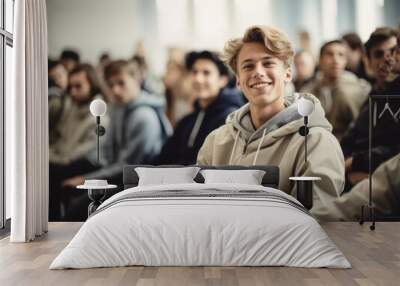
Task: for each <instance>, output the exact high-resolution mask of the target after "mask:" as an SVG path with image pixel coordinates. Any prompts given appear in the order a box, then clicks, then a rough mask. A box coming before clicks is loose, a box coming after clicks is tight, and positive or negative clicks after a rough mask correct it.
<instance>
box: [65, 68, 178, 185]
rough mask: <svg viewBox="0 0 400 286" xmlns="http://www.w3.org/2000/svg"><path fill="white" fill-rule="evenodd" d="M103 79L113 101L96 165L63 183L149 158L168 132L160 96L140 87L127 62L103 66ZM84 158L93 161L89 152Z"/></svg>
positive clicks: (109, 173) (117, 173)
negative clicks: (108, 123)
mask: <svg viewBox="0 0 400 286" xmlns="http://www.w3.org/2000/svg"><path fill="white" fill-rule="evenodd" d="M105 79H106V81H107V84H108V85H109V87H110V89H111V92H112V100H113V102H112V104H111V107H110V127H109V128H108V130H107V131H106V138H105V139H104V144H102V147H101V152H100V155H101V160H100V166H98V168H93V170H92V171H91V172H86V173H83V174H79V175H77V176H74V177H72V178H68V179H66V180H65V181H64V182H63V185H64V186H67V187H75V186H77V185H79V184H82V183H83V182H84V180H85V179H111V178H115V177H121V174H122V168H123V166H124V165H127V164H146V163H149V162H151V161H152V159H153V158H154V157H155V156H156V155H158V153H159V152H160V150H161V147H162V145H163V143H164V141H165V140H166V139H167V138H168V136H169V135H170V133H171V127H170V125H169V123H168V119H167V118H166V116H165V115H164V111H163V106H164V102H163V100H162V99H161V98H159V97H157V96H155V95H152V94H149V93H147V92H145V91H143V90H141V89H140V86H139V84H138V81H137V80H136V75H135V74H134V71H133V70H132V69H131V65H130V64H129V62H127V61H124V60H119V61H114V62H111V63H110V64H109V65H108V66H107V67H106V68H105ZM87 159H88V160H89V161H90V162H92V164H93V165H94V166H96V165H97V164H96V159H95V156H93V153H92V154H90V155H89V156H88V158H87Z"/></svg>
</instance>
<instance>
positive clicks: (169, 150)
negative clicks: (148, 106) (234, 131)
mask: <svg viewBox="0 0 400 286" xmlns="http://www.w3.org/2000/svg"><path fill="white" fill-rule="evenodd" d="M186 69H187V70H188V72H189V78H190V82H191V84H192V93H193V97H194V98H195V99H196V101H195V103H194V111H193V112H191V113H190V114H188V115H186V116H185V117H184V118H183V119H181V120H180V121H179V122H178V123H177V126H176V128H175V131H174V134H173V135H172V137H170V138H169V139H168V141H167V142H166V143H165V145H164V146H163V148H162V151H161V154H160V156H159V157H158V158H157V159H156V161H155V163H156V164H182V165H190V164H195V163H196V159H197V154H198V152H199V150H200V148H201V146H202V145H203V143H204V140H205V139H206V137H207V136H208V134H210V133H211V132H212V131H213V130H215V129H217V128H218V127H220V126H221V125H223V124H225V120H226V117H227V116H228V114H230V113H231V112H233V111H235V110H236V109H238V108H239V107H241V106H242V105H243V104H244V101H243V99H242V96H241V94H240V93H239V92H238V91H237V90H236V89H232V88H229V87H227V85H228V82H229V73H228V68H227V67H226V66H225V64H224V63H223V62H222V61H221V59H220V58H219V57H218V55H217V54H216V53H214V52H210V51H201V52H191V53H188V54H187V56H186Z"/></svg>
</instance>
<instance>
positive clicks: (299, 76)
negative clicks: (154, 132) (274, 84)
mask: <svg viewBox="0 0 400 286" xmlns="http://www.w3.org/2000/svg"><path fill="white" fill-rule="evenodd" d="M294 67H295V75H296V78H295V79H294V81H293V83H294V88H295V91H297V92H299V91H300V90H301V88H302V87H303V86H304V85H306V84H307V83H309V82H310V81H312V80H313V79H314V76H315V60H314V57H313V55H312V54H311V53H310V52H309V51H306V50H301V51H299V52H297V53H296V54H295V56H294Z"/></svg>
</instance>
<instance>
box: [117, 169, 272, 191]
mask: <svg viewBox="0 0 400 286" xmlns="http://www.w3.org/2000/svg"><path fill="white" fill-rule="evenodd" d="M137 167H148V168H155V167H157V168H160V167H162V168H177V167H185V166H182V165H164V166H152V165H128V166H125V167H124V171H123V183H124V189H128V188H133V187H136V186H137V185H138V182H139V177H138V174H137V173H136V171H135V168H137ZM198 167H200V168H201V169H203V170H204V169H218V170H249V169H256V170H263V171H265V175H264V177H263V180H262V185H263V186H265V187H271V188H278V185H279V167H277V166H249V167H247V166H198ZM194 180H195V181H196V182H198V183H203V182H204V178H203V176H202V175H201V174H200V173H198V175H197V176H196V178H195V179H194Z"/></svg>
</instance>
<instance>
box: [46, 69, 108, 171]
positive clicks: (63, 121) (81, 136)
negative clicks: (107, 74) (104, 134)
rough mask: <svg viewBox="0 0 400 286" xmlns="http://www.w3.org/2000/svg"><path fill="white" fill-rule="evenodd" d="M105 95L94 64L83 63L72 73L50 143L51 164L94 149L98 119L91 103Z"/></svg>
mask: <svg viewBox="0 0 400 286" xmlns="http://www.w3.org/2000/svg"><path fill="white" fill-rule="evenodd" d="M101 97H102V95H101V94H100V89H99V83H98V79H97V76H96V71H95V69H94V68H93V67H92V66H91V65H89V64H80V65H78V66H76V67H75V68H74V69H73V70H72V71H71V72H70V73H69V85H68V96H67V97H66V99H65V102H64V109H63V112H62V115H61V117H60V120H59V121H58V124H57V126H56V128H55V140H54V142H52V143H51V144H50V150H49V159H50V163H56V164H61V165H68V164H70V163H71V162H73V161H75V160H77V159H80V158H83V157H85V155H86V154H87V153H88V152H89V151H91V150H92V149H94V147H95V144H96V134H95V133H94V132H93V130H94V129H95V126H96V121H95V120H94V118H93V115H92V114H91V113H90V111H89V105H90V102H91V101H92V100H93V99H95V98H101ZM102 124H103V125H107V117H103V120H102Z"/></svg>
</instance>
